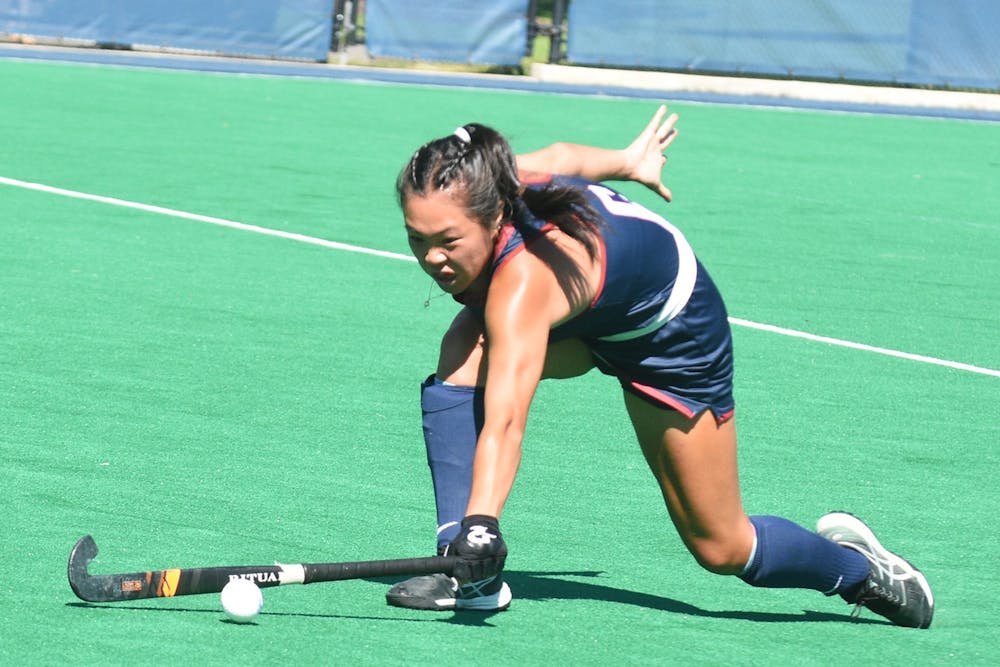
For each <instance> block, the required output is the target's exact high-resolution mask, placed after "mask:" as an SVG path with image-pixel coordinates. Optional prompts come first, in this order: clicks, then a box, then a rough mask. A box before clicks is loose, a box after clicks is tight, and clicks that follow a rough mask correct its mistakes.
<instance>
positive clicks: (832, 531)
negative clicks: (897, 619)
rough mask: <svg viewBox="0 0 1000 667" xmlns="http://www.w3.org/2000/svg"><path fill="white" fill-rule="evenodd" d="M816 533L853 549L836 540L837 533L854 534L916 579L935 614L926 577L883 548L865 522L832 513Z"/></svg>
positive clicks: (819, 525) (824, 518)
mask: <svg viewBox="0 0 1000 667" xmlns="http://www.w3.org/2000/svg"><path fill="white" fill-rule="evenodd" d="M816 532H817V533H819V534H820V535H822V536H823V537H826V538H828V539H830V540H833V541H834V542H836V543H838V544H840V545H842V546H845V547H847V548H851V542H850V541H848V540H844V539H836V537H837V533H842V534H843V533H853V534H854V535H855V536H857V537H858V538H859V539H860V541H861V542H864V543H865V544H866V545H867V546H868V548H870V549H871V550H872V551H874V552H875V553H877V554H878V555H879V557H881V558H884V559H885V560H888V561H891V562H894V563H895V564H897V565H898V566H900V567H901V568H903V570H905V571H906V572H907V574H909V575H910V576H912V577H913V578H914V579H916V580H917V583H918V584H920V588H921V589H922V590H923V592H924V595H925V596H926V598H927V603H928V605H930V608H931V610H932V612H933V609H934V594H933V593H931V587H930V584H928V583H927V578H926V577H924V575H923V573H922V572H921V571H920V570H918V569H917V568H915V567H914V566H913V563H911V562H910V561H908V560H906V559H905V558H903V557H902V556H899V555H897V554H894V553H893V552H891V551H889V550H888V549H886V548H885V547H883V546H882V543H881V542H879V541H878V538H877V537H875V533H873V532H872V531H871V528H869V527H868V525H867V524H865V522H864V521H862V520H861V519H859V518H858V517H856V516H854V515H853V514H849V513H847V512H831V513H829V514H826V515H824V516H822V517H820V519H819V521H818V522H816Z"/></svg>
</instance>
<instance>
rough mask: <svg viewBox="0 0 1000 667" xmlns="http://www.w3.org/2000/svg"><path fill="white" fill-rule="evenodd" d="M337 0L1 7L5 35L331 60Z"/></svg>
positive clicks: (43, 1)
mask: <svg viewBox="0 0 1000 667" xmlns="http://www.w3.org/2000/svg"><path fill="white" fill-rule="evenodd" d="M333 4H334V0H0V33H6V34H17V35H32V36H35V37H44V38H50V39H70V40H86V41H94V42H104V43H114V44H128V45H145V46H152V47H159V48H170V49H192V50H197V51H207V52H210V53H219V54H227V55H246V56H262V57H271V58H291V59H302V60H322V61H325V60H326V59H327V55H328V53H329V50H330V40H331V32H332V30H333Z"/></svg>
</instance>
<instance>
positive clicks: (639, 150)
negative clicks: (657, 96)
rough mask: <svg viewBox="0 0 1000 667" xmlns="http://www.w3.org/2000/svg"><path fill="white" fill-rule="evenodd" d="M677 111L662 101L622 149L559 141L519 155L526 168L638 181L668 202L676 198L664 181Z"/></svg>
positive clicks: (522, 168) (593, 179) (593, 177)
mask: <svg viewBox="0 0 1000 667" xmlns="http://www.w3.org/2000/svg"><path fill="white" fill-rule="evenodd" d="M677 118H678V117H677V114H670V115H669V116H667V107H666V105H661V106H660V107H659V108H658V109H657V110H656V113H655V114H653V117H652V119H651V120H650V121H649V123H648V124H647V125H646V127H645V128H644V129H643V130H642V132H640V133H639V135H638V136H637V137H636V138H635V139H634V140H633V141H632V143H631V144H629V145H628V146H626V147H625V148H622V149H609V148H598V147H596V146H586V145H583V144H573V143H567V142H557V143H554V144H551V145H549V146H546V147H545V148H542V149H540V150H537V151H534V152H531V153H525V154H522V155H518V156H517V167H518V169H519V170H521V171H524V172H540V173H547V174H562V175H565V176H580V177H582V178H586V179H588V180H591V181H636V182H637V183H642V184H643V185H645V186H646V187H648V188H649V189H650V190H652V191H653V192H655V193H657V194H658V195H660V196H661V197H663V198H664V199H665V200H667V201H668V202H669V201H670V200H671V199H672V198H673V195H672V193H671V192H670V189H669V188H667V187H666V186H665V185H664V184H663V166H664V164H666V161H667V159H666V156H665V155H664V152H665V151H666V150H667V148H668V147H669V146H670V144H671V143H673V141H674V139H676V138H677V128H676V124H677Z"/></svg>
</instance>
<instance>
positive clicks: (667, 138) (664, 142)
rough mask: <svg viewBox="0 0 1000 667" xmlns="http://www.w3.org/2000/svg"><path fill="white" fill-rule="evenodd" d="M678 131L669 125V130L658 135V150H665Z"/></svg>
mask: <svg viewBox="0 0 1000 667" xmlns="http://www.w3.org/2000/svg"><path fill="white" fill-rule="evenodd" d="M679 131H680V130H678V129H677V128H676V127H672V126H671V127H670V129H669V130H667V131H666V132H665V133H664V134H661V135H660V136H659V140H660V150H665V149H666V148H667V146H669V145H670V144H672V143H673V141H674V139H676V138H677V133H678V132H679Z"/></svg>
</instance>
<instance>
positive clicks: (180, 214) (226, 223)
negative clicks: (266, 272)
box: [0, 176, 416, 262]
mask: <svg viewBox="0 0 1000 667" xmlns="http://www.w3.org/2000/svg"><path fill="white" fill-rule="evenodd" d="M0 184H3V185H10V186H13V187H16V188H24V189H26V190H36V191H38V192H47V193H49V194H52V195H60V196H63V197H72V198H73V199H86V200H88V201H96V202H99V203H101V204H110V205H111V206H122V207H124V208H134V209H136V210H139V211H146V212H148V213H159V214H161V215H169V216H172V217H175V218H184V219H185V220H194V221H195V222H207V223H209V224H211V225H219V226H221V227H231V228H233V229H241V230H243V231H245V232H254V233H256V234H265V235H267V236H277V237H279V238H283V239H288V240H290V241H299V242H301V243H310V244H312V245H318V246H323V247H324V248H333V249H335V250H347V251H349V252H360V253H364V254H366V255H377V256H379V257H388V258H390V259H402V260H407V261H411V262H415V261H416V260H415V259H414V258H413V257H411V256H409V255H401V254H399V253H397V252H387V251H385V250H373V249H371V248H363V247H361V246H355V245H349V244H347V243H337V242H336V241H327V240H326V239H319V238H316V237H315V236H306V235H305V234H296V233H294V232H284V231H281V230H280V229H270V228H268V227H258V226H257V225H248V224H246V223H243V222H236V221H234V220H226V219H224V218H213V217H212V216H208V215H198V214H197V213H187V212H185V211H178V210H176V209H172V208H163V207H162V206H151V205H150V204H140V203H139V202H134V201H128V200H125V199H116V198H114V197H103V196H101V195H92V194H88V193H86V192H77V191H76V190H64V189H63V188H55V187H52V186H51V185H43V184H42V183H31V182H29V181H19V180H17V179H16V178H7V177H5V176H0Z"/></svg>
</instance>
